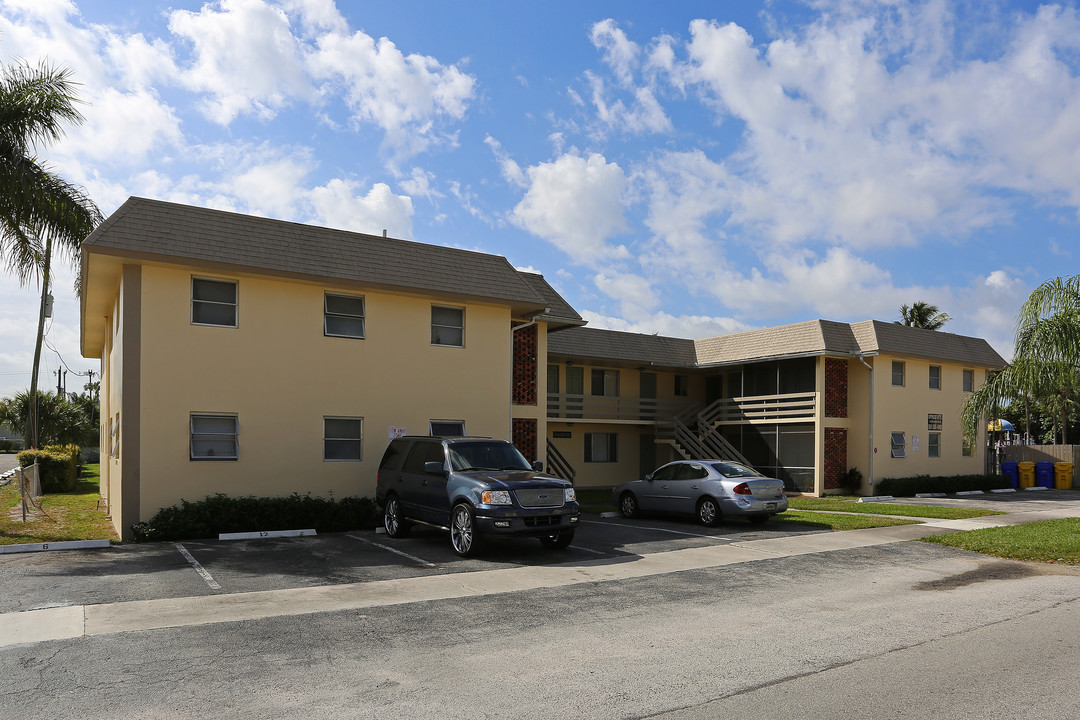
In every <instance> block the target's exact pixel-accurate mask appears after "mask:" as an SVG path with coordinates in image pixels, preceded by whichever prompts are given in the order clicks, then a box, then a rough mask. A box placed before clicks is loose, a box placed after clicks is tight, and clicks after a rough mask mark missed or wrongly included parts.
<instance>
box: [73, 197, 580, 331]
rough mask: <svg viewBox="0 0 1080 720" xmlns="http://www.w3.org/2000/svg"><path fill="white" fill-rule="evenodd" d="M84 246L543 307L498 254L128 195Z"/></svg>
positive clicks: (543, 301)
mask: <svg viewBox="0 0 1080 720" xmlns="http://www.w3.org/2000/svg"><path fill="white" fill-rule="evenodd" d="M83 247H84V250H86V251H89V252H100V253H105V254H113V255H124V256H132V257H141V258H146V259H155V260H162V261H166V262H177V263H184V262H185V261H198V262H202V263H213V264H223V265H231V266H235V267H236V268H237V269H238V270H249V271H256V272H269V273H271V274H278V275H283V276H306V277H313V278H320V279H325V278H329V279H337V280H344V281H351V282H358V283H362V284H363V285H365V286H369V287H372V288H385V289H408V290H413V291H419V292H430V293H434V294H439V295H454V296H461V297H465V298H472V299H479V300H489V301H496V302H505V303H507V304H510V305H512V306H514V307H515V308H517V309H521V310H526V309H534V310H541V309H543V308H545V307H547V305H548V303H547V301H546V299H545V298H544V297H541V296H540V295H539V294H538V293H537V292H536V290H535V289H534V287H533V285H532V284H530V283H529V282H527V281H526V280H525V279H523V278H522V277H521V274H519V273H518V271H517V270H515V269H514V267H513V266H512V265H510V263H509V262H508V261H507V260H506V258H504V257H502V256H500V255H487V254H484V253H479V252H472V251H468V250H459V249H456V248H449V247H442V246H439V245H425V244H423V243H418V242H410V241H408V240H397V239H394V238H386V237H380V236H377V235H366V234H363V233H355V232H346V231H344V230H333V229H330V228H323V227H314V226H311V225H302V224H300V223H293V222H285V221H282V220H271V219H268V218H261V217H255V216H252V215H241V214H238V213H232V212H224V211H221V210H210V209H207V208H199V207H192V206H190V205H179V204H175V203H168V202H162V201H159V200H148V199H146V198H137V197H132V198H129V199H128V200H127V202H125V203H124V204H123V205H122V206H121V207H120V208H119V209H118V210H117V211H116V212H114V213H113V214H112V215H110V216H109V217H108V218H107V219H106V220H105V222H103V223H102V224H101V225H100V226H98V228H97V229H96V230H94V232H93V233H91V234H90V236H89V237H87V239H86V241H85V242H84V243H83ZM549 290H550V288H549ZM550 292H551V293H553V294H556V295H557V293H555V291H554V290H550ZM563 302H564V304H565V301H563Z"/></svg>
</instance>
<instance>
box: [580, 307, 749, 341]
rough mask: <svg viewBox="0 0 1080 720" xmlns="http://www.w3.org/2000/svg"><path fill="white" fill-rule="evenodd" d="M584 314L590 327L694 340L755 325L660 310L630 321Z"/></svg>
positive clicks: (587, 311)
mask: <svg viewBox="0 0 1080 720" xmlns="http://www.w3.org/2000/svg"><path fill="white" fill-rule="evenodd" d="M581 317H582V318H584V319H585V320H587V321H588V323H589V327H594V328H601V329H604V330H620V331H622V332H633V333H643V334H646V335H663V336H666V337H680V338H689V339H691V340H698V339H701V338H707V337H714V336H716V335H727V334H729V333H733V332H742V331H743V330H752V329H753V326H751V325H747V324H746V323H744V322H742V321H741V320H736V319H735V318H729V317H709V316H707V315H671V314H669V313H666V312H657V313H653V314H651V315H649V316H648V317H642V318H639V319H632V320H628V319H626V318H622V317H613V316H610V315H602V314H600V313H596V312H592V311H589V310H582V311H581Z"/></svg>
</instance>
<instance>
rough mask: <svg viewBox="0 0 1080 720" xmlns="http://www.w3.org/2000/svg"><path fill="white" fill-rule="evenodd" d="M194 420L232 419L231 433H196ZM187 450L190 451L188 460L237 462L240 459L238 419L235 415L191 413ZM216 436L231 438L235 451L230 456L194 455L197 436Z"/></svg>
mask: <svg viewBox="0 0 1080 720" xmlns="http://www.w3.org/2000/svg"><path fill="white" fill-rule="evenodd" d="M196 418H198V419H204V418H216V419H221V418H232V421H233V431H232V432H231V433H219V432H218V433H211V432H196V429H195V423H196ZM188 432H189V440H188V448H189V451H190V458H191V459H192V460H198V461H207V460H208V461H218V460H239V459H240V419H239V416H238V415H237V414H236V413H202V412H199V413H196V412H193V413H191V415H190V416H189V418H188ZM202 435H206V436H217V437H232V441H233V447H234V448H235V451H234V452H233V454H232V455H203V454H198V455H197V454H196V453H195V439H196V437H198V436H202Z"/></svg>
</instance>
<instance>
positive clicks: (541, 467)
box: [532, 460, 544, 472]
mask: <svg viewBox="0 0 1080 720" xmlns="http://www.w3.org/2000/svg"><path fill="white" fill-rule="evenodd" d="M532 469H533V470H534V471H536V472H544V463H542V462H540V461H539V460H533V464H532Z"/></svg>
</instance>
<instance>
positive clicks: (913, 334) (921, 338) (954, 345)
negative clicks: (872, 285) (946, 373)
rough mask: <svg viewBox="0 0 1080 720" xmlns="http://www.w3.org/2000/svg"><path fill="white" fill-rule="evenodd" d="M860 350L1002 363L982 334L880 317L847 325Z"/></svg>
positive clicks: (991, 365)
mask: <svg viewBox="0 0 1080 720" xmlns="http://www.w3.org/2000/svg"><path fill="white" fill-rule="evenodd" d="M851 329H852V331H853V332H854V334H855V337H856V338H857V339H858V342H859V347H860V348H861V349H862V351H863V352H867V353H870V352H880V353H890V354H897V355H915V356H918V357H927V358H934V359H940V360H954V361H956V362H969V363H972V364H973V365H987V366H990V367H1004V366H1005V364H1006V363H1005V360H1004V359H1003V358H1002V357H1001V356H1000V355H998V353H997V351H996V350H994V348H992V347H990V343H988V342H986V341H985V340H983V339H982V338H976V337H968V336H966V335H954V334H953V333H947V332H941V331H940V330H923V329H922V328H913V327H907V326H905V325H897V324H895V323H888V322H882V321H881V320H864V321H863V322H858V323H854V324H853V325H852V326H851Z"/></svg>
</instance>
